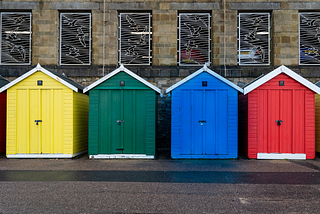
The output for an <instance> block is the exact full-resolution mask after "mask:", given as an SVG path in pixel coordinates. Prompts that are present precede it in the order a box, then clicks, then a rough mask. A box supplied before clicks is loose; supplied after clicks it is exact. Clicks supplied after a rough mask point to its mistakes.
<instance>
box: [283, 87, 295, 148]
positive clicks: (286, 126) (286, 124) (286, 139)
mask: <svg viewBox="0 0 320 214" xmlns="http://www.w3.org/2000/svg"><path fill="white" fill-rule="evenodd" d="M281 101H282V102H281V109H280V118H281V120H282V121H283V122H282V123H281V126H280V130H281V138H280V153H292V144H293V138H292V137H293V134H292V130H293V90H282V95H281Z"/></svg>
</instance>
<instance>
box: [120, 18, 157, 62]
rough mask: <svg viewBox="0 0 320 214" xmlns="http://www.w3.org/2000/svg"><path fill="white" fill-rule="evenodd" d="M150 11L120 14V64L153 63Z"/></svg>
mask: <svg viewBox="0 0 320 214" xmlns="http://www.w3.org/2000/svg"><path fill="white" fill-rule="evenodd" d="M151 17H152V16H151V14H150V13H120V14H119V34H118V35H119V64H124V65H151V63H152V60H151V58H152V53H151V51H152V49H151V47H152V44H151V40H152V38H151V37H152V26H151V23H152V22H151Z"/></svg>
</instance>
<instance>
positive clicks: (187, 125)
mask: <svg viewBox="0 0 320 214" xmlns="http://www.w3.org/2000/svg"><path fill="white" fill-rule="evenodd" d="M192 108H193V106H192V91H190V90H182V91H181V105H180V109H181V110H180V111H181V118H180V119H181V124H180V125H181V127H180V136H181V140H180V154H181V155H191V154H192V141H193V140H192V139H193V131H192V126H193V119H192V115H193V114H192Z"/></svg>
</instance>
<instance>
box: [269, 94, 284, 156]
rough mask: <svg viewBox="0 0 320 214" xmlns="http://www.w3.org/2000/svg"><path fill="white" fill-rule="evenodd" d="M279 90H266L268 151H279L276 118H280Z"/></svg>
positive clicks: (278, 129) (278, 128)
mask: <svg viewBox="0 0 320 214" xmlns="http://www.w3.org/2000/svg"><path fill="white" fill-rule="evenodd" d="M279 108H280V91H279V90H269V91H268V151H267V152H268V153H279V152H280V151H279V149H280V146H279V144H280V138H279V136H280V135H279V134H280V126H278V125H277V123H276V120H281V119H280V112H279V111H280V109H279Z"/></svg>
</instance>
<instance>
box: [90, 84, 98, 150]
mask: <svg viewBox="0 0 320 214" xmlns="http://www.w3.org/2000/svg"><path fill="white" fill-rule="evenodd" d="M98 103H99V91H98V90H92V91H89V143H88V155H96V154H98V143H99V141H98V131H99V127H98V121H99V119H98V118H99V115H98Z"/></svg>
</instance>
